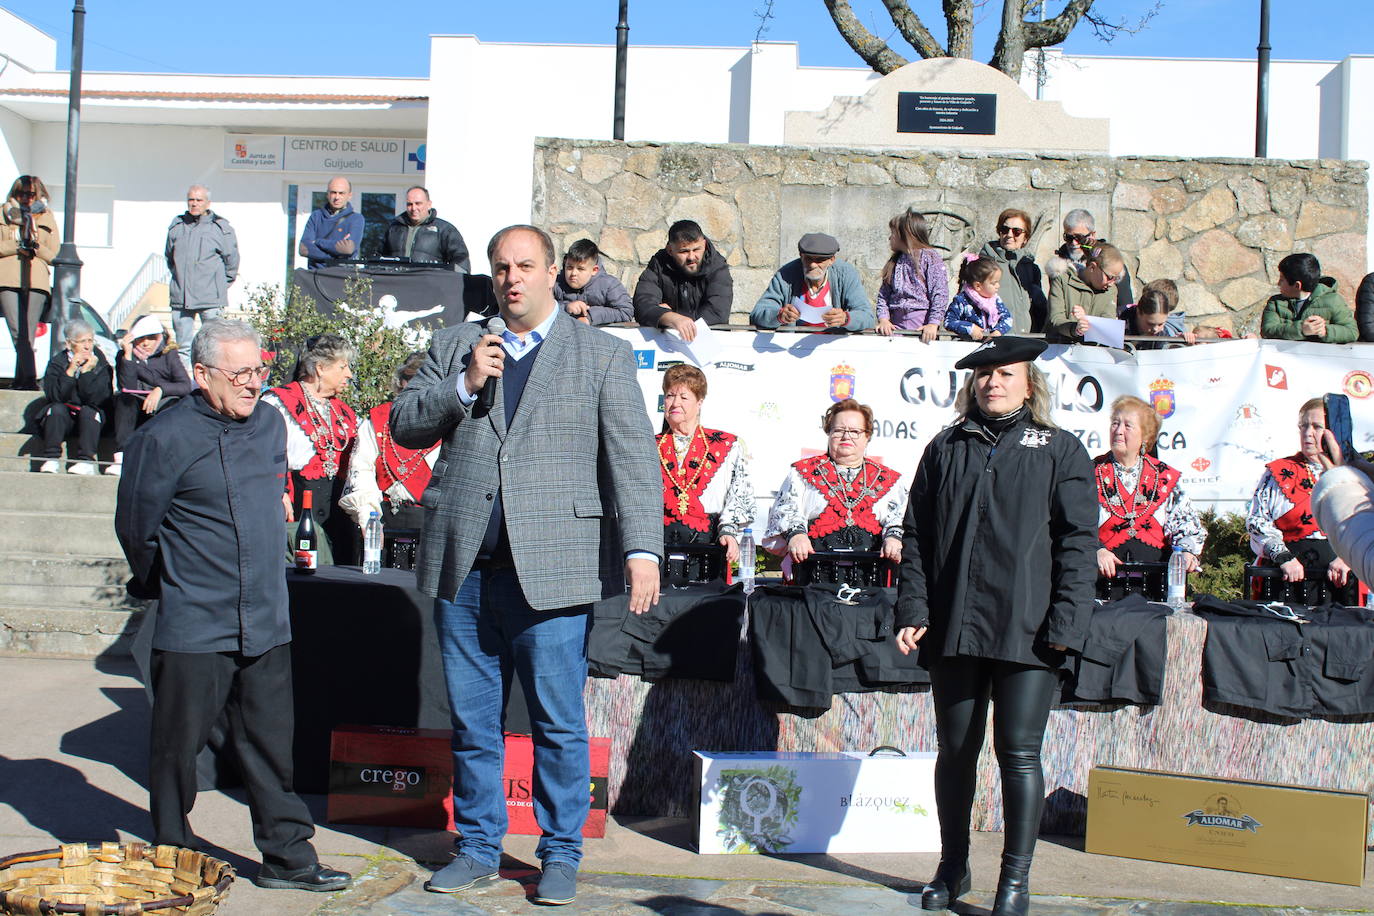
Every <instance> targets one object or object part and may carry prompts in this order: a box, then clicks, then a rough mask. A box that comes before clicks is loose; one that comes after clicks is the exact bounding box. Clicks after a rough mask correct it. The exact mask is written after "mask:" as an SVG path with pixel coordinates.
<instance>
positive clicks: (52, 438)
mask: <svg viewBox="0 0 1374 916" xmlns="http://www.w3.org/2000/svg"><path fill="white" fill-rule="evenodd" d="M104 422H105V414H104V412H103V411H101V410H100V409H99V408H96V407H91V406H90V405H85V406H83V407H81V409H80V410H79V411H77V412H76V413H75V414H73V413H72V409H71V408H70V407H68V406H67V405H66V404H49V405H48V406H47V407H45V408H43V413H42V414H41V416H40V418H39V424H40V425H41V426H42V427H43V457H44V458H61V457H62V443H63V442H64V441H65V440H66V438H67V436H69V435H71V431H72V427H73V426H75V427H76V457H77V458H79V459H81V460H82V461H94V460H95V457H96V450H97V449H99V448H100V427H101V425H102V424H103V423H104Z"/></svg>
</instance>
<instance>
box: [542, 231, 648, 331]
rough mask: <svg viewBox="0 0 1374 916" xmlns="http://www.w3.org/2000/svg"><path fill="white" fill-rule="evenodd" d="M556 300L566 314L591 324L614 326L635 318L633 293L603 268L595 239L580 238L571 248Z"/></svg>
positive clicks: (557, 289)
mask: <svg viewBox="0 0 1374 916" xmlns="http://www.w3.org/2000/svg"><path fill="white" fill-rule="evenodd" d="M553 297H554V299H555V300H556V301H557V302H558V304H559V306H560V307H561V308H562V309H563V311H565V312H567V313H568V314H569V315H571V316H573V317H574V318H576V319H577V320H578V321H582V322H586V323H587V324H594V325H595V324H613V323H615V322H617V321H634V318H635V315H634V306H633V304H632V303H631V301H630V294H629V292H628V291H627V290H626V289H625V286H624V284H622V283H621V282H620V281H619V280H617V279H616V278H615V277H613V276H611V275H610V274H608V273H606V272H605V271H604V270H602V269H601V249H599V248H597V247H596V243H595V242H593V241H592V240H591V239H578V240H577V241H575V242H573V243H572V244H571V245H569V246H568V251H567V254H565V255H563V269H562V270H561V271H559V273H558V280H557V282H556V283H554V287H553Z"/></svg>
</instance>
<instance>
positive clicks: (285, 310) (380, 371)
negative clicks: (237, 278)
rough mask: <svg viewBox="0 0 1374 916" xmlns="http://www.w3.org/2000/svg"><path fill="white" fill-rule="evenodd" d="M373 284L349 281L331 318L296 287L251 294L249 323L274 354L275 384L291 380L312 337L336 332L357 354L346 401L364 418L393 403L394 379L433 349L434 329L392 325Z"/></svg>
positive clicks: (272, 381)
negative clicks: (414, 356) (410, 359)
mask: <svg viewBox="0 0 1374 916" xmlns="http://www.w3.org/2000/svg"><path fill="white" fill-rule="evenodd" d="M371 302H372V281H371V280H368V279H365V278H364V279H359V280H348V281H346V282H345V283H344V292H343V297H342V298H341V299H340V300H339V301H337V302H335V303H334V311H333V312H332V313H331V314H328V315H325V314H322V313H321V312H320V311H319V310H318V309H316V308H315V302H314V300H313V299H311V298H310V297H309V296H306V295H304V294H303V293H301V291H300V288H299V287H295V286H293V287H292V289H291V295H290V297H284V296H283V295H282V289H281V287H280V286H278V285H276V284H268V283H264V284H261V285H259V286H256V287H254V288H252V289H250V290H249V291H248V306H247V311H248V313H249V314H248V321H249V323H250V324H252V325H253V327H255V328H257V329H258V332H259V333H260V334H262V339H263V349H265V350H267V351H268V352H269V353H271V354H272V356H271V357H270V365H271V366H272V376H271V378H270V379H269V384H271V385H284V384H286V383H287V382H289V381H291V371H292V369H293V368H294V367H295V364H296V355H297V354H298V353H299V352H300V350H301V349H302V348H303V346H304V344H305V341H306V339H307V338H310V337H313V336H315V335H316V334H324V333H329V332H332V333H334V334H338V335H340V336H341V337H343V338H344V339H345V340H347V341H349V342H350V343H351V344H353V346H354V347H355V348H356V349H357V351H358V358H357V360H356V361H354V363H353V383H352V384H351V385H350V386H349V387H348V388H347V389H345V390H344V391H343V392H342V393H341V394H340V395H339V397H341V398H342V399H343V400H344V401H345V402H346V403H347V404H348V406H350V407H352V408H353V409H354V410H355V411H357V412H358V413H359V414H360V415H361V414H363V413H365V412H367V411H369V410H371V409H372V408H373V407H376V406H377V405H378V404H382V403H384V402H386V401H389V400H391V397H392V393H391V380H392V379H393V378H394V377H395V374H396V369H397V367H399V366H400V365H401V363H402V362H404V361H405V359H406V357H407V356H409V355H410V354H411V353H414V352H415V351H416V350H423V349H425V348H426V347H428V346H429V331H426V330H424V329H421V328H415V327H411V326H409V325H402V326H401V327H395V326H394V324H389V323H388V322H387V314H386V312H384V311H383V310H382V309H380V308H377V307H374V306H373V305H372V304H371Z"/></svg>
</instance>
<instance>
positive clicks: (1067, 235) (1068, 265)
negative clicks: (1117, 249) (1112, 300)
mask: <svg viewBox="0 0 1374 916" xmlns="http://www.w3.org/2000/svg"><path fill="white" fill-rule="evenodd" d="M1105 244H1107V240H1106V239H1104V238H1101V237H1099V236H1098V234H1097V224H1096V222H1095V221H1094V220H1093V215H1092V214H1091V213H1089V212H1088V211H1087V210H1070V211H1069V212H1068V213H1066V214H1064V244H1063V245H1061V246H1059V249H1058V250H1057V251H1055V253H1054V257H1053V258H1052V259H1051V260H1050V263H1049V268H1048V270H1049V275H1050V282H1051V283H1053V282H1054V278H1055V277H1057V276H1059V275H1060V274H1063V273H1067V272H1070V271H1076V272H1082V270H1083V268H1085V267H1087V265H1088V257H1089V255H1091V254H1092V250H1093V249H1094V248H1096V247H1097V246H1099V245H1105ZM1133 302H1135V292H1134V291H1133V290H1132V288H1131V275H1130V273H1129V272H1128V271H1127V270H1126V268H1125V267H1124V266H1123V267H1122V268H1121V279H1120V281H1119V282H1118V283H1117V284H1116V317H1120V315H1121V313H1122V312H1124V311H1126V308H1127V307H1128V306H1130V305H1131V304H1132V303H1133Z"/></svg>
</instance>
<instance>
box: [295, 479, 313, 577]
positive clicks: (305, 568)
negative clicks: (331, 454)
mask: <svg viewBox="0 0 1374 916" xmlns="http://www.w3.org/2000/svg"><path fill="white" fill-rule="evenodd" d="M314 495H315V494H313V493H312V492H310V491H309V490H306V491H305V492H304V493H303V494H301V520H300V521H299V522H298V523H297V524H296V536H295V538H294V539H293V544H292V546H293V547H294V548H295V551H294V555H295V558H296V572H298V573H301V574H302V575H308V576H313V575H314V574H315V570H316V569H318V568H319V566H320V535H319V532H318V531H316V530H315V513H314V512H313V511H311V506H312V504H313V499H312V497H313V496H314Z"/></svg>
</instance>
